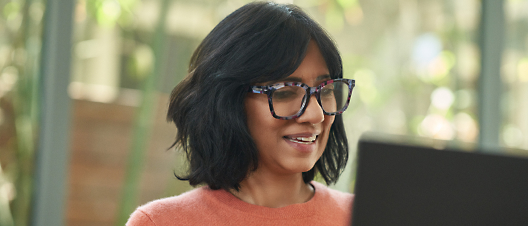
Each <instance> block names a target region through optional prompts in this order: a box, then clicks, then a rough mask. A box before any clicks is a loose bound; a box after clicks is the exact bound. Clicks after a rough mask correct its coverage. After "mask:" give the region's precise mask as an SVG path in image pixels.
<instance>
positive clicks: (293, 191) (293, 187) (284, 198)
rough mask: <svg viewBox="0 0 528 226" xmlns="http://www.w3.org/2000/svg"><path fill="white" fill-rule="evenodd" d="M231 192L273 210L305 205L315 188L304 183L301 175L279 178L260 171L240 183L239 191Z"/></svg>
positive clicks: (248, 201)
mask: <svg viewBox="0 0 528 226" xmlns="http://www.w3.org/2000/svg"><path fill="white" fill-rule="evenodd" d="M230 192H231V193H232V194H233V195H234V196H236V197H237V198H239V199H240V200H242V201H244V202H247V203H250V204H254V205H259V206H266V207H271V208H279V207H284V206H288V205H292V204H298V203H304V202H307V201H308V200H310V199H311V198H312V197H313V195H314V189H313V187H312V186H311V185H310V184H305V183H304V181H303V179H302V174H301V173H298V174H294V175H280V176H277V175H270V174H266V173H265V172H259V170H257V171H255V172H253V173H252V174H250V175H249V177H248V178H247V179H245V180H244V181H242V182H241V183H240V189H239V191H236V190H231V191H230Z"/></svg>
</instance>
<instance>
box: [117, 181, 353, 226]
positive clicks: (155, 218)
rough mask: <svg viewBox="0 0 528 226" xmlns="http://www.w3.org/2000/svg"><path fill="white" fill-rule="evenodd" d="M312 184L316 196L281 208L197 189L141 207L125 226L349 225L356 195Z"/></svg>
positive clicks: (225, 192)
mask: <svg viewBox="0 0 528 226" xmlns="http://www.w3.org/2000/svg"><path fill="white" fill-rule="evenodd" d="M311 184H312V185H313V186H314V188H315V194H314V196H313V197H312V198H311V199H310V200H309V201H308V202H305V203H300V204H293V205H289V206H285V207H281V208H269V207H263V206H258V205H253V204H249V203H246V202H244V201H242V200H240V199H238V198H236V197H235V196H234V195H232V194H231V193H229V192H227V191H225V190H222V189H220V190H211V189H209V188H208V187H201V188H196V189H194V190H191V191H189V192H186V193H184V194H181V195H179V196H174V197H169V198H164V199H159V200H155V201H152V202H150V203H147V204H145V205H143V206H141V207H139V208H138V209H137V210H136V211H135V212H134V213H132V215H131V216H130V219H129V220H128V222H127V224H126V225H127V226H137V225H157V226H162V225H163V226H165V225H303V226H304V225H319V226H322V225H350V216H351V213H352V201H353V199H354V196H353V195H352V194H349V193H344V192H340V191H336V190H333V189H329V188H327V187H326V186H324V185H322V184H320V183H317V182H313V181H312V182H311Z"/></svg>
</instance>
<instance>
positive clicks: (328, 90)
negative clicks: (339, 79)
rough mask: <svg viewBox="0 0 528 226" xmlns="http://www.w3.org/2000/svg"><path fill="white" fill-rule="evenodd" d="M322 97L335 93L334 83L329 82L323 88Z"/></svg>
mask: <svg viewBox="0 0 528 226" xmlns="http://www.w3.org/2000/svg"><path fill="white" fill-rule="evenodd" d="M320 95H321V97H329V96H333V95H334V84H328V85H326V86H325V87H323V88H322V89H321V94H320Z"/></svg>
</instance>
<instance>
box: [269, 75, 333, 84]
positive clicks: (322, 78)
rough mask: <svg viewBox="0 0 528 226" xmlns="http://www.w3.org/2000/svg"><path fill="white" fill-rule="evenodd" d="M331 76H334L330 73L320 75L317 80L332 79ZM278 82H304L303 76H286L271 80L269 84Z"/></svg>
mask: <svg viewBox="0 0 528 226" xmlns="http://www.w3.org/2000/svg"><path fill="white" fill-rule="evenodd" d="M330 78H332V77H330V75H328V74H326V75H319V76H317V78H316V79H315V81H322V80H326V79H330ZM277 82H302V78H299V77H286V78H284V79H281V80H278V81H271V82H269V83H268V85H272V84H275V83H277Z"/></svg>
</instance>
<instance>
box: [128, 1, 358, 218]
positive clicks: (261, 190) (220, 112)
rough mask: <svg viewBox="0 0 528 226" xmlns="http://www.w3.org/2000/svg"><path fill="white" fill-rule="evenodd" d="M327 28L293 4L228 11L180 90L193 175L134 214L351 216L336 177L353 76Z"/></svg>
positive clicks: (179, 140)
mask: <svg viewBox="0 0 528 226" xmlns="http://www.w3.org/2000/svg"><path fill="white" fill-rule="evenodd" d="M342 77H343V73H342V65H341V58H340V56H339V53H338V51H337V49H336V47H335V45H334V43H333V42H332V40H331V39H330V38H329V37H328V36H327V34H326V33H325V32H324V30H323V29H322V28H321V27H320V26H319V25H318V24H317V23H316V22H314V21H313V20H312V19H310V18H309V17H308V16H307V15H306V14H305V13H304V12H302V11H301V10H300V9H299V8H298V7H296V6H294V5H279V4H275V3H266V2H256V3H250V4H248V5H245V6H243V7H241V8H240V9H238V10H236V11H235V12H233V13H232V14H230V15H229V16H227V17H226V18H225V19H224V20H223V21H222V22H220V23H219V24H218V25H217V26H216V27H215V28H214V29H213V30H212V31H211V33H210V34H209V35H208V36H207V37H206V38H205V39H204V40H203V41H202V43H201V44H200V45H199V46H198V48H197V49H196V51H195V52H194V54H193V56H192V58H191V63H190V67H189V75H188V76H187V78H186V79H184V81H182V82H181V83H180V84H178V86H176V88H175V89H174V91H173V92H172V94H171V101H170V105H169V110H168V119H169V120H170V121H172V122H174V123H175V124H176V127H177V129H178V134H177V137H176V142H175V145H179V146H181V148H182V149H183V150H185V151H186V153H187V157H188V160H189V162H190V169H189V174H188V175H186V176H183V177H180V176H178V178H179V179H181V180H188V181H189V183H190V184H191V185H193V186H196V185H200V184H205V185H207V186H203V187H200V188H196V189H194V190H192V191H190V192H187V193H184V194H182V195H179V196H176V197H170V198H165V199H161V200H157V201H153V202H151V203H149V204H146V205H144V206H141V207H139V208H138V209H137V210H136V211H135V212H134V213H133V214H132V216H131V217H130V219H129V222H128V223H127V225H176V224H183V225H306V224H309V225H347V224H348V223H349V221H350V213H351V208H352V199H353V196H352V195H351V194H347V193H342V192H339V191H335V190H332V189H329V188H327V187H325V186H324V185H322V184H320V183H317V182H314V181H312V180H313V179H314V176H315V175H316V173H319V174H320V176H321V177H322V178H323V179H324V180H325V182H326V183H327V184H331V183H334V182H335V181H336V180H337V179H338V177H339V175H340V173H341V172H342V171H343V169H344V167H345V165H346V161H347V158H348V145H347V139H346V134H345V130H344V126H343V121H342V118H341V116H340V114H341V113H342V112H343V111H344V110H345V109H346V107H347V106H348V102H349V99H350V95H351V93H352V88H353V87H354V81H353V80H348V79H342Z"/></svg>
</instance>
